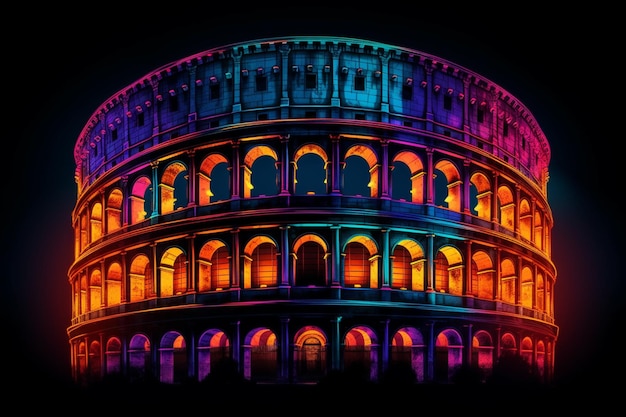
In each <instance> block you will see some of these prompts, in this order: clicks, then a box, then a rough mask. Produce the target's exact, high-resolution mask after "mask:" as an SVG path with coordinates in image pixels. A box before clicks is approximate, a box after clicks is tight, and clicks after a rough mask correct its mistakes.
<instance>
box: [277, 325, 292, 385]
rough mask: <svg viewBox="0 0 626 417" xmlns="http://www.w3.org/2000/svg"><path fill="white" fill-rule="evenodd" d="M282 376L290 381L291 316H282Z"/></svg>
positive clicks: (281, 377) (284, 379) (283, 379)
mask: <svg viewBox="0 0 626 417" xmlns="http://www.w3.org/2000/svg"><path fill="white" fill-rule="evenodd" d="M279 347H280V376H279V379H280V380H282V381H288V380H289V376H290V372H289V364H290V362H291V361H290V358H289V352H290V351H291V343H290V337H289V318H287V317H282V318H281V319H280V346H279Z"/></svg>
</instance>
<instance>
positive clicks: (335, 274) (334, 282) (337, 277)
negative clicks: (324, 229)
mask: <svg viewBox="0 0 626 417" xmlns="http://www.w3.org/2000/svg"><path fill="white" fill-rule="evenodd" d="M340 228H341V226H331V227H330V229H331V230H332V231H333V240H332V244H331V251H332V252H331V255H332V262H331V266H330V275H331V276H330V279H331V281H330V285H331V287H341V284H342V283H343V280H342V279H341V275H342V271H341V242H340V241H339V229H340Z"/></svg>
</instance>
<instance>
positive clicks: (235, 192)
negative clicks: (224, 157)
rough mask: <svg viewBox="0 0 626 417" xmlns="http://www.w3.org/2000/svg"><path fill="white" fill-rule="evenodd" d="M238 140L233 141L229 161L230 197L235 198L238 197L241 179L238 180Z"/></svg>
mask: <svg viewBox="0 0 626 417" xmlns="http://www.w3.org/2000/svg"><path fill="white" fill-rule="evenodd" d="M239 164H240V163H239V141H234V142H233V158H232V162H231V172H230V174H231V176H232V178H231V181H232V185H231V188H232V190H233V191H232V199H233V200H236V199H238V198H239V194H240V187H241V181H240V180H239V175H240V174H241V173H240V167H239Z"/></svg>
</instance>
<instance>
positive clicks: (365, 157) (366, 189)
mask: <svg viewBox="0 0 626 417" xmlns="http://www.w3.org/2000/svg"><path fill="white" fill-rule="evenodd" d="M355 158H360V159H361V160H362V162H364V163H365V164H366V167H365V166H364V167H363V169H362V168H361V167H360V166H359V165H360V164H359V162H358V161H355ZM344 161H345V166H344V170H343V178H342V186H343V189H342V192H343V193H344V194H347V195H363V196H366V197H378V170H379V164H378V158H377V156H376V153H375V152H374V151H373V150H372V149H371V148H370V147H369V146H365V145H353V146H351V147H350V148H349V149H348V150H347V151H346V154H345V157H344ZM354 167H356V169H353V168H354ZM365 169H367V171H365ZM365 179H367V181H364V180H365ZM358 184H362V186H359V185H358ZM348 186H349V187H348ZM355 186H356V189H355V190H351V189H348V188H353V187H355Z"/></svg>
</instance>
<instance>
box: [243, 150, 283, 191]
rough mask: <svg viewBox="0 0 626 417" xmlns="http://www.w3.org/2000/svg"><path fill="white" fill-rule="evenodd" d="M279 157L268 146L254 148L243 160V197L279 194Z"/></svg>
mask: <svg viewBox="0 0 626 417" xmlns="http://www.w3.org/2000/svg"><path fill="white" fill-rule="evenodd" d="M277 162H278V155H277V154H276V151H274V149H272V148H270V147H269V146H266V145H257V146H254V147H252V148H251V149H250V150H249V151H248V153H247V154H246V155H245V156H244V159H243V193H244V194H243V197H244V198H250V197H258V196H261V195H276V194H278V188H279V187H278V185H279V182H278V181H279V178H278V169H277V167H276V164H277Z"/></svg>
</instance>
